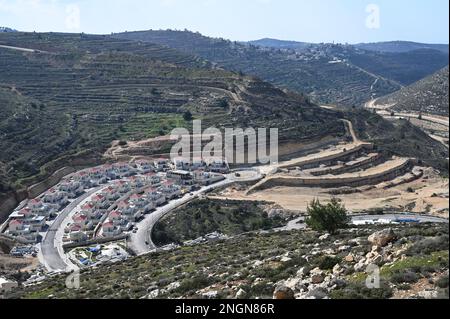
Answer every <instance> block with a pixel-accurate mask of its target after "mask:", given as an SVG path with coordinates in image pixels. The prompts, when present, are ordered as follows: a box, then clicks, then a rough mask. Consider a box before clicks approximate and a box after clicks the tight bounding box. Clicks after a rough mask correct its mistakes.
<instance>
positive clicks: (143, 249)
mask: <svg viewBox="0 0 450 319" xmlns="http://www.w3.org/2000/svg"><path fill="white" fill-rule="evenodd" d="M243 176H245V177H243ZM259 179H261V174H260V173H259V172H258V171H256V170H252V171H246V172H243V174H241V177H236V176H235V175H234V174H229V175H227V176H226V179H225V180H223V181H220V182H218V183H215V184H212V185H209V186H204V187H202V188H201V189H200V190H198V191H195V192H192V195H191V194H186V195H185V196H183V197H182V198H179V199H175V200H172V201H170V202H169V203H168V204H167V205H165V206H162V207H159V208H157V209H156V210H155V211H154V212H153V213H151V214H149V215H146V216H145V218H144V220H142V221H141V222H139V223H138V224H137V225H136V227H137V228H138V231H137V232H136V233H132V234H131V236H130V237H129V239H128V244H129V247H130V248H131V249H132V250H133V251H134V252H135V253H136V254H137V255H142V254H145V253H148V252H150V251H153V250H155V249H157V247H156V245H155V244H154V243H153V241H152V238H151V234H152V230H153V227H154V226H155V225H156V223H157V222H158V221H159V220H160V219H161V218H163V217H164V216H165V215H167V214H168V213H170V212H171V211H173V210H175V209H176V208H178V207H180V206H182V205H184V204H186V203H188V202H190V201H192V200H194V199H196V198H198V197H199V196H200V195H201V194H205V193H208V192H210V191H212V190H215V189H218V188H221V187H226V186H228V185H231V184H233V183H236V182H250V181H257V180H259Z"/></svg>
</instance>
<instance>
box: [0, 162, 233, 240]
mask: <svg viewBox="0 0 450 319" xmlns="http://www.w3.org/2000/svg"><path fill="white" fill-rule="evenodd" d="M228 171H229V168H228V164H227V163H226V161H224V160H221V159H211V160H207V161H205V160H202V159H194V160H192V161H188V160H185V159H182V158H179V159H176V160H174V161H173V162H172V161H170V160H168V159H157V160H154V161H150V160H139V161H136V162H134V163H116V164H105V165H102V166H98V167H94V168H89V169H85V170H82V171H79V172H76V173H74V174H71V175H69V176H67V177H66V178H64V179H63V180H62V181H61V182H60V183H59V184H58V185H56V186H54V187H53V188H51V189H49V190H48V191H47V192H45V193H44V194H42V195H41V196H39V197H38V198H35V199H32V200H30V201H28V204H27V206H26V207H24V208H22V209H20V210H18V211H15V212H14V213H13V214H12V215H11V216H10V219H9V225H8V226H9V227H8V229H7V231H6V233H7V234H9V235H11V236H14V237H16V238H18V239H20V240H21V242H24V243H37V242H39V240H40V239H41V237H42V234H43V233H44V232H45V231H46V229H47V228H48V226H49V224H50V223H51V221H52V220H53V219H54V218H55V217H56V216H57V215H58V213H59V212H61V210H62V209H64V208H65V207H66V206H67V205H68V204H69V203H71V202H72V201H73V200H75V199H77V198H79V197H80V196H81V195H83V194H84V193H85V192H86V190H90V189H93V188H96V187H101V186H102V185H105V188H103V189H102V190H100V191H98V192H96V193H95V194H94V195H93V196H92V197H91V198H89V200H88V201H87V202H86V203H84V204H83V205H82V206H81V207H79V208H78V210H77V212H76V213H75V214H74V215H73V216H72V220H71V222H70V223H69V224H68V226H67V227H66V228H65V240H66V241H71V242H81V241H85V240H87V239H90V238H92V237H93V236H96V235H98V234H101V236H104V237H115V236H118V235H120V234H122V233H124V232H127V231H130V230H131V229H132V227H133V225H134V223H136V222H137V221H139V220H140V219H141V218H142V217H143V216H144V215H145V214H149V213H151V212H152V211H153V210H155V209H156V208H157V207H158V206H161V205H163V204H165V203H167V202H168V201H170V200H172V199H174V198H177V197H180V196H181V195H183V194H184V193H186V192H190V191H192V190H193V189H195V188H198V187H201V186H204V185H209V184H212V183H215V182H218V181H220V180H222V179H223V178H224V177H223V175H222V174H224V173H227V172H228Z"/></svg>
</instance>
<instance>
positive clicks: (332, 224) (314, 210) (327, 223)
mask: <svg viewBox="0 0 450 319" xmlns="http://www.w3.org/2000/svg"><path fill="white" fill-rule="evenodd" d="M308 215H309V217H308V218H306V224H307V225H308V226H309V227H311V228H312V229H314V230H317V231H327V232H329V233H330V234H335V233H336V231H337V230H338V229H341V228H345V227H347V225H348V223H349V222H350V218H349V217H348V216H347V209H346V208H345V207H344V205H342V204H341V203H340V201H339V200H338V199H336V198H333V199H332V200H331V202H330V203H328V204H326V205H322V204H321V203H320V201H319V200H316V199H315V200H313V201H312V202H311V203H310V204H309V205H308Z"/></svg>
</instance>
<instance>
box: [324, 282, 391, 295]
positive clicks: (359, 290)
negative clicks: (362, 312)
mask: <svg viewBox="0 0 450 319" xmlns="http://www.w3.org/2000/svg"><path fill="white" fill-rule="evenodd" d="M391 296H392V288H390V287H389V286H388V285H387V284H386V283H384V282H382V283H381V285H380V288H375V289H370V288H367V287H366V286H365V285H364V284H362V283H351V284H349V285H348V286H347V287H345V288H343V289H336V290H333V291H332V292H331V293H330V297H331V298H332V299H388V298H390V297H391Z"/></svg>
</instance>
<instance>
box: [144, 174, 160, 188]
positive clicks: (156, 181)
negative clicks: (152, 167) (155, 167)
mask: <svg viewBox="0 0 450 319" xmlns="http://www.w3.org/2000/svg"><path fill="white" fill-rule="evenodd" d="M143 180H144V183H145V184H146V185H151V186H159V185H160V184H161V177H160V176H158V174H156V173H153V172H151V173H147V174H144V175H143Z"/></svg>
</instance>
